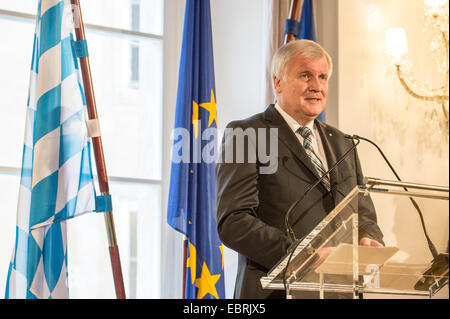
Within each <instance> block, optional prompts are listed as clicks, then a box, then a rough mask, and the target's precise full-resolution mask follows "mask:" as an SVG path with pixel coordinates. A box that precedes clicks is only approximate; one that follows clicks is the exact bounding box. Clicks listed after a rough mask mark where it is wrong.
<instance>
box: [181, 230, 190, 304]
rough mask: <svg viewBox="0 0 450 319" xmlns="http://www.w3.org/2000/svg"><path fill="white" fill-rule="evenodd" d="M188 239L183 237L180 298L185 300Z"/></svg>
mask: <svg viewBox="0 0 450 319" xmlns="http://www.w3.org/2000/svg"><path fill="white" fill-rule="evenodd" d="M188 243H189V242H188V238H187V236H186V235H184V236H183V287H182V296H183V299H186V273H187V250H188Z"/></svg>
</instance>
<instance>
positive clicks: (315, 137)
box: [275, 103, 328, 171]
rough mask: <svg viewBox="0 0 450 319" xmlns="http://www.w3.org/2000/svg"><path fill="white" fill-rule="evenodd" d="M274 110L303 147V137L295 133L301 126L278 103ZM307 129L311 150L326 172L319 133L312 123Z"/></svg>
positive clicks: (326, 165)
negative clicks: (310, 139) (309, 132)
mask: <svg viewBox="0 0 450 319" xmlns="http://www.w3.org/2000/svg"><path fill="white" fill-rule="evenodd" d="M275 109H276V110H277V111H278V112H279V113H280V114H281V116H282V117H283V119H284V120H285V121H286V123H287V124H288V126H289V127H290V128H291V130H292V131H293V132H294V134H295V136H297V138H298V140H299V141H300V144H301V145H303V137H302V136H301V135H300V133H298V132H297V130H298V129H299V128H300V127H301V126H302V125H300V124H298V122H297V121H296V120H294V119H293V118H292V116H290V115H289V114H287V113H286V112H285V111H284V110H283V109H282V108H281V107H280V106H279V105H278V103H276V104H275ZM306 126H307V127H309V129H310V130H311V132H312V148H313V150H314V153H316V155H317V156H318V157H319V158H320V160H321V161H322V165H323V169H324V170H325V171H328V164H327V158H326V156H325V151H324V149H323V145H322V140H321V139H320V134H319V131H318V130H317V127H316V125H314V121H312V122H311V123H309V124H308V125H306Z"/></svg>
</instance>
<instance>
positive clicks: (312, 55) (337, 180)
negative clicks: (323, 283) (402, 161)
mask: <svg viewBox="0 0 450 319" xmlns="http://www.w3.org/2000/svg"><path fill="white" fill-rule="evenodd" d="M331 72H332V61H331V58H330V57H329V55H328V54H327V53H326V52H325V50H324V49H323V48H322V47H321V46H320V45H318V44H317V43H315V42H313V41H309V40H298V41H293V42H291V43H289V44H287V45H285V46H283V47H282V48H280V49H279V50H278V51H277V53H276V54H275V56H274V58H273V60H272V78H273V88H274V92H275V95H276V98H277V103H276V105H270V106H269V107H268V108H267V109H266V110H265V112H263V113H260V114H256V115H254V116H252V117H250V118H248V119H245V120H241V121H234V122H231V123H230V124H229V125H228V126H227V130H228V131H229V130H236V129H239V130H241V132H242V131H243V132H250V131H251V130H253V131H255V132H256V131H258V129H259V130H261V129H265V132H269V131H270V129H277V133H278V134H277V137H278V140H277V142H278V143H277V145H276V152H277V156H276V161H277V163H276V165H275V167H276V169H274V170H272V172H270V173H269V174H267V173H262V170H261V168H264V167H265V165H264V163H263V161H262V160H261V152H259V150H258V151H257V149H258V147H259V145H261V144H259V141H253V142H252V141H250V139H249V140H248V143H247V144H246V148H245V151H249V152H250V154H247V155H248V158H250V157H254V158H256V160H255V161H251V160H247V161H244V162H236V161H234V162H230V161H224V160H223V157H222V161H221V163H218V164H217V167H216V175H217V224H218V232H219V236H220V238H221V240H222V242H223V243H224V244H225V245H226V246H228V247H229V248H231V249H233V250H235V251H237V252H238V253H239V256H238V273H237V279H236V286H235V298H282V297H284V294H283V293H284V292H282V291H278V292H277V291H271V290H264V289H262V287H261V284H260V278H261V277H262V276H265V275H266V274H267V272H268V271H269V270H270V268H272V267H273V266H274V265H275V264H276V263H277V261H279V259H280V258H282V257H283V256H284V255H286V253H287V249H288V247H289V245H290V243H291V242H290V239H289V236H288V234H287V232H286V230H285V223H284V218H285V213H286V211H287V210H288V209H289V207H290V206H291V204H292V203H293V202H294V201H296V200H297V199H298V198H299V197H300V196H301V195H302V194H303V193H304V192H305V191H306V189H308V187H310V186H311V185H312V184H313V183H314V182H315V181H317V179H318V178H320V177H321V176H322V174H323V173H324V172H326V171H327V169H328V167H331V165H333V164H334V163H335V162H336V161H337V160H338V159H340V158H341V157H342V156H343V154H344V153H345V152H346V151H347V150H348V149H350V148H351V147H352V146H353V142H352V140H349V139H347V138H345V137H344V134H343V133H342V132H340V131H339V130H337V129H336V128H334V127H332V126H330V125H327V124H325V123H322V122H320V121H319V120H317V119H316V117H317V116H318V115H319V114H320V113H321V112H322V111H323V110H324V109H325V106H326V100H327V93H328V79H329V77H330V75H331ZM258 132H261V131H258ZM269 135H270V133H267V137H268V136H269ZM261 138H262V136H260V135H259V134H258V139H261ZM230 141H231V142H232V141H233V139H227V138H226V137H224V141H223V144H222V152H225V151H226V150H227V149H228V150H229V149H230V147H229V145H227V144H229V143H230ZM252 145H253V146H252ZM233 147H234V150H235V151H236V146H232V148H233ZM270 151H271V152H272V151H274V150H273V149H272V150H270ZM222 155H223V154H222ZM362 179H363V174H362V171H361V167H360V163H359V160H358V156H357V154H356V151H355V152H354V154H352V156H348V157H347V158H346V160H345V161H344V162H342V163H341V164H340V165H339V166H338V167H337V168H336V169H335V170H333V171H332V172H330V174H329V176H328V175H327V176H326V178H324V181H323V183H321V184H319V185H318V186H317V187H316V188H314V189H312V190H311V192H310V193H309V194H308V196H307V197H306V198H305V200H304V201H303V202H302V205H299V206H301V207H298V208H297V209H296V210H295V211H293V213H292V215H291V218H290V220H289V221H290V223H291V226H292V228H293V230H294V232H295V234H296V236H297V238H301V237H303V236H305V235H307V234H308V233H309V232H310V231H311V230H312V229H313V228H314V227H315V226H317V225H318V223H319V222H320V221H321V220H322V219H323V218H324V217H325V216H326V215H327V214H328V213H329V212H330V211H331V210H332V209H333V208H334V207H335V205H336V204H338V203H339V202H340V201H341V200H342V199H343V198H344V197H345V195H347V194H348V192H349V191H350V190H351V189H353V188H354V187H355V186H356V185H357V184H362ZM358 211H359V238H360V244H361V245H366V246H380V245H382V236H383V235H382V233H381V231H380V229H379V227H378V226H377V219H376V214H375V209H374V207H373V203H372V201H371V199H370V197H365V199H364V201H360V204H359V208H358Z"/></svg>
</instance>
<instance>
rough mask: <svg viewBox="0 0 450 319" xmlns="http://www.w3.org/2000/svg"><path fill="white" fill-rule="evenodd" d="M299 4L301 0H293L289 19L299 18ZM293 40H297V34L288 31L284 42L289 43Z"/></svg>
mask: <svg viewBox="0 0 450 319" xmlns="http://www.w3.org/2000/svg"><path fill="white" fill-rule="evenodd" d="M299 4H300V1H299V0H291V8H290V10H289V19H291V20H298V11H299V10H298V8H299ZM292 40H295V35H294V34H293V33H286V36H285V37H284V44H287V43H289V42H291V41H292Z"/></svg>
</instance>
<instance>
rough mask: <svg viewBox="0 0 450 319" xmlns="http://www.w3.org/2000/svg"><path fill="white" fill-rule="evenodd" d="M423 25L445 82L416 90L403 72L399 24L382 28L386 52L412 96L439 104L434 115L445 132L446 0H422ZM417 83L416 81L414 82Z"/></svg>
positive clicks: (404, 47)
mask: <svg viewBox="0 0 450 319" xmlns="http://www.w3.org/2000/svg"><path fill="white" fill-rule="evenodd" d="M424 15H425V20H426V23H425V29H430V30H431V31H432V32H433V39H432V42H431V43H430V48H431V51H434V52H435V53H436V54H437V55H438V56H439V57H440V60H439V70H440V72H445V74H446V80H445V83H444V84H443V85H442V86H441V87H440V88H437V89H427V88H425V87H424V86H422V85H420V86H421V87H422V90H421V91H422V92H420V93H418V92H416V91H415V90H414V89H413V88H411V86H410V85H409V84H410V83H412V84H414V83H417V81H416V80H415V79H414V78H413V77H412V76H409V75H407V74H406V72H404V70H403V69H404V68H405V65H406V61H405V57H404V55H405V54H406V53H407V52H408V44H407V40H406V34H405V30H404V29H403V28H392V29H389V30H387V31H386V38H385V40H386V54H387V55H388V56H390V58H391V60H392V63H393V64H394V65H395V68H396V71H397V76H398V78H399V80H400V83H401V84H402V86H403V87H404V89H405V90H406V92H408V94H410V95H411V96H413V97H414V98H417V99H419V100H422V101H430V102H436V103H438V104H439V105H440V106H441V110H442V113H443V114H442V116H438V119H439V121H440V123H441V124H442V126H444V128H445V129H446V133H447V134H448V126H449V111H448V91H449V66H448V58H449V52H448V51H449V48H448V45H449V42H448V2H447V0H425V12H424ZM416 86H417V85H416Z"/></svg>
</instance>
